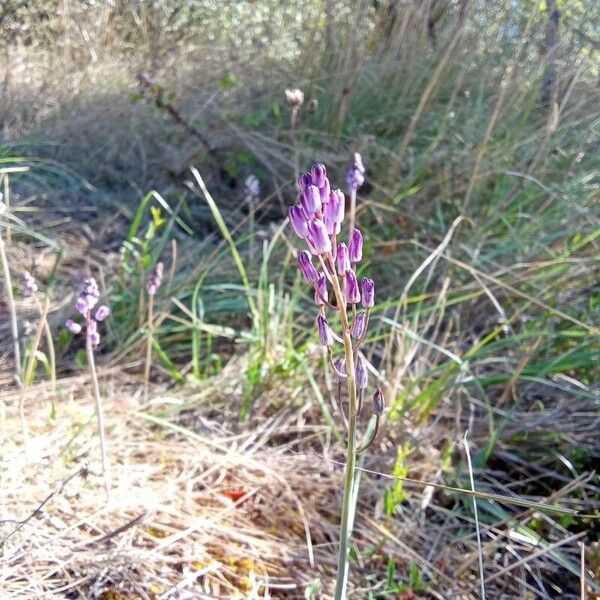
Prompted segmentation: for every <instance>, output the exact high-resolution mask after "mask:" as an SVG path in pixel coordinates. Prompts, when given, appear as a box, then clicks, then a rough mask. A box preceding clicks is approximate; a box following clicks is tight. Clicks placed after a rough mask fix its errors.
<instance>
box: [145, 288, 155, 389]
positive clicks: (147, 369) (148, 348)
mask: <svg viewBox="0 0 600 600" xmlns="http://www.w3.org/2000/svg"><path fill="white" fill-rule="evenodd" d="M153 313H154V296H153V295H151V294H149V295H148V338H147V340H146V366H145V368H144V400H148V382H149V381H150V364H151V362H152V337H153V334H154V314H153Z"/></svg>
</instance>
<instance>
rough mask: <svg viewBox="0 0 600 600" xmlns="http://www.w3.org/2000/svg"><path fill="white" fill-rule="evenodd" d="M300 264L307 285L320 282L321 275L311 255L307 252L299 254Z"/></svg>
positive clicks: (303, 251)
mask: <svg viewBox="0 0 600 600" xmlns="http://www.w3.org/2000/svg"><path fill="white" fill-rule="evenodd" d="M298 264H299V265H300V270H301V271H302V275H304V280H305V281H306V283H316V282H317V281H318V280H319V273H318V272H317V270H316V269H315V267H314V265H313V264H312V260H311V258H310V254H309V253H308V252H306V250H302V251H300V252H298Z"/></svg>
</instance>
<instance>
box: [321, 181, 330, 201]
mask: <svg viewBox="0 0 600 600" xmlns="http://www.w3.org/2000/svg"><path fill="white" fill-rule="evenodd" d="M330 194H331V186H330V185H329V179H327V177H325V183H324V184H323V185H322V186H321V187H320V188H319V195H320V196H321V204H323V205H324V204H327V203H328V202H329V195H330Z"/></svg>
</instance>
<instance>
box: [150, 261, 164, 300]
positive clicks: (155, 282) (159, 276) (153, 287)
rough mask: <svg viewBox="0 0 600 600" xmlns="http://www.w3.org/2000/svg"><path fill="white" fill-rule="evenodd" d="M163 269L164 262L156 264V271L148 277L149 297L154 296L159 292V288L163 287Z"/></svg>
mask: <svg viewBox="0 0 600 600" xmlns="http://www.w3.org/2000/svg"><path fill="white" fill-rule="evenodd" d="M163 269H164V267H163V264H162V262H158V263H156V267H155V268H154V271H152V273H150V277H148V282H147V283H146V290H147V291H148V295H149V296H154V295H155V294H156V292H157V291H158V288H159V287H160V286H161V285H162V282H163Z"/></svg>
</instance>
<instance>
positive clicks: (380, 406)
mask: <svg viewBox="0 0 600 600" xmlns="http://www.w3.org/2000/svg"><path fill="white" fill-rule="evenodd" d="M373 412H374V413H375V414H376V415H377V416H378V417H383V415H384V414H385V398H384V397H383V392H382V391H381V389H380V388H377V390H376V391H375V393H374V394H373Z"/></svg>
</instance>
